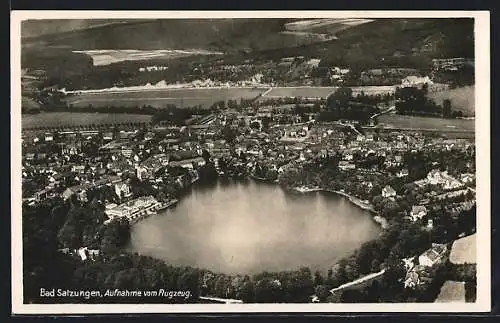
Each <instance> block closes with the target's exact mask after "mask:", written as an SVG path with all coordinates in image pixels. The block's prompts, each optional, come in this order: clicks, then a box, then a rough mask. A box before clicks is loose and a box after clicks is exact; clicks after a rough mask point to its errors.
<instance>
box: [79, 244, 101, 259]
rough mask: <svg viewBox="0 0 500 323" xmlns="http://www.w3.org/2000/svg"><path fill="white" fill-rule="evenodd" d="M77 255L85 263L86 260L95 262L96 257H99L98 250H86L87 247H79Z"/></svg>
mask: <svg viewBox="0 0 500 323" xmlns="http://www.w3.org/2000/svg"><path fill="white" fill-rule="evenodd" d="M77 253H78V256H80V258H81V260H82V261H85V260H87V259H90V260H95V259H96V257H98V256H99V250H98V249H88V248H87V247H81V248H80V249H78V251H77Z"/></svg>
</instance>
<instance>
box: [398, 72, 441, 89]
mask: <svg viewBox="0 0 500 323" xmlns="http://www.w3.org/2000/svg"><path fill="white" fill-rule="evenodd" d="M425 84H427V85H432V84H434V83H433V82H432V81H431V79H430V78H429V77H428V76H425V77H419V76H414V75H412V76H407V77H405V78H404V79H402V80H401V87H418V88H421V87H423V86H424V85H425Z"/></svg>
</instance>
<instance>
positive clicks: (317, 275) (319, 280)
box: [313, 270, 324, 286]
mask: <svg viewBox="0 0 500 323" xmlns="http://www.w3.org/2000/svg"><path fill="white" fill-rule="evenodd" d="M323 283H324V280H323V277H322V276H321V273H320V272H319V270H316V271H315V272H314V280H313V284H314V286H318V285H322V284H323Z"/></svg>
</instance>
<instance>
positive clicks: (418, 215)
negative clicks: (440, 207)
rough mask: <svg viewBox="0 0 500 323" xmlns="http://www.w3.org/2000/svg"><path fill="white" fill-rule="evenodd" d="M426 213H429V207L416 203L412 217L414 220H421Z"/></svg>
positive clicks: (412, 209) (412, 210)
mask: <svg viewBox="0 0 500 323" xmlns="http://www.w3.org/2000/svg"><path fill="white" fill-rule="evenodd" d="M426 215H427V208H426V207H425V206H423V205H414V206H413V207H412V208H411V212H410V219H411V220H412V221H413V222H416V221H418V220H421V219H422V218H423V217H424V216H426Z"/></svg>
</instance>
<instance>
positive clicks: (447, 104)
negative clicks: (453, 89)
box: [443, 99, 451, 118]
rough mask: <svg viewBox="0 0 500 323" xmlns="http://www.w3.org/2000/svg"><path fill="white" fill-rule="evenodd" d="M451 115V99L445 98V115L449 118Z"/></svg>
mask: <svg viewBox="0 0 500 323" xmlns="http://www.w3.org/2000/svg"><path fill="white" fill-rule="evenodd" d="M450 116H451V100H449V99H444V100H443V117H445V118H449V117H450Z"/></svg>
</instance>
